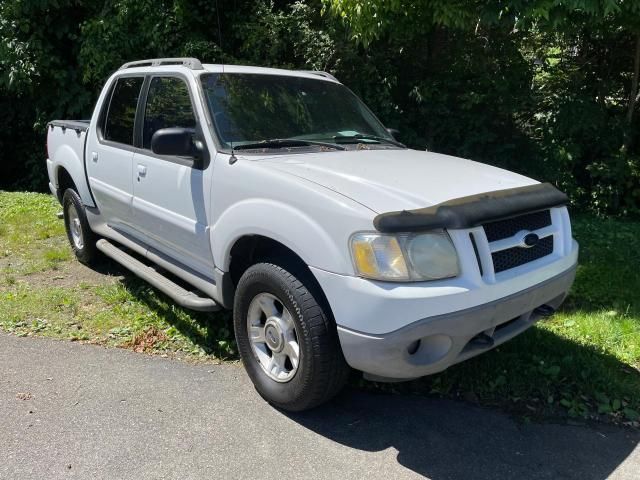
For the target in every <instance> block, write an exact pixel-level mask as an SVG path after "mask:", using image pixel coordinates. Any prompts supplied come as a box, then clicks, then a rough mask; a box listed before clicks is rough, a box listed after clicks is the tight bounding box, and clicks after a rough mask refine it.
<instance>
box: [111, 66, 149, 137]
mask: <svg viewBox="0 0 640 480" xmlns="http://www.w3.org/2000/svg"><path fill="white" fill-rule="evenodd" d="M143 81H144V78H143V77H125V78H119V79H118V80H117V81H116V86H115V88H114V89H113V94H112V95H111V103H110V104H109V110H108V111H107V118H106V119H105V122H104V132H103V136H104V139H105V140H110V141H112V142H118V143H124V144H125V145H133V125H134V123H135V119H136V107H137V106H138V97H139V96H140V89H141V88H142V83H143Z"/></svg>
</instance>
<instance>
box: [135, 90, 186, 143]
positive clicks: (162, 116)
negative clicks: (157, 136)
mask: <svg viewBox="0 0 640 480" xmlns="http://www.w3.org/2000/svg"><path fill="white" fill-rule="evenodd" d="M172 127H179V128H189V129H194V130H195V127H196V118H195V115H194V113H193V107H192V106H191V98H190V97H189V89H188V87H187V84H186V83H185V82H184V81H183V80H181V79H180V78H176V77H154V78H152V79H151V84H150V85H149V93H148V94H147V105H146V108H145V111H144V128H143V132H142V147H143V148H146V149H150V148H151V137H153V134H154V133H156V132H157V131H158V130H160V129H161V128H172Z"/></svg>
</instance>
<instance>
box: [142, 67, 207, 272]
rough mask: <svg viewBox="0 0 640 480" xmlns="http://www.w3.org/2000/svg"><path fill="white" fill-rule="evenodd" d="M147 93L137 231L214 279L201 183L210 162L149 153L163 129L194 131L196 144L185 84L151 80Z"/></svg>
mask: <svg viewBox="0 0 640 480" xmlns="http://www.w3.org/2000/svg"><path fill="white" fill-rule="evenodd" d="M145 90H146V92H144V93H143V95H144V100H143V101H144V104H143V107H142V111H141V119H140V122H141V139H140V142H141V148H139V149H137V151H136V153H135V155H134V157H133V173H132V183H133V193H134V197H133V214H134V219H135V224H136V228H137V229H138V230H139V232H140V233H141V234H142V235H143V236H144V241H145V242H146V243H147V244H149V245H151V246H153V247H155V248H157V249H158V250H160V251H162V252H164V253H166V254H168V255H169V256H171V257H172V258H174V259H177V260H178V261H180V262H181V263H183V264H185V265H187V266H189V267H192V268H193V269H195V270H196V271H199V272H201V273H204V274H205V275H206V274H209V276H212V265H213V257H212V254H211V248H210V245H209V227H208V222H207V205H208V199H209V194H210V191H209V190H210V189H209V188H208V187H206V185H207V184H208V182H207V179H206V178H205V177H206V169H207V166H208V161H207V159H206V158H204V159H198V160H196V159H195V158H190V157H178V156H160V155H156V154H154V153H153V152H152V151H151V138H152V137H153V134H154V133H155V132H156V131H158V130H160V129H162V128H172V127H179V128H188V129H192V130H193V132H194V137H196V138H199V133H198V132H201V130H200V125H199V122H198V119H197V116H196V113H195V110H194V108H193V98H195V97H194V96H193V95H192V94H191V92H190V89H189V85H188V83H187V81H186V79H185V78H183V77H181V76H178V75H168V74H167V75H154V76H151V77H150V79H149V80H148V86H147V88H146V89H145ZM202 141H203V143H204V140H202ZM205 149H206V148H205ZM205 157H206V154H205ZM207 178H208V177H207Z"/></svg>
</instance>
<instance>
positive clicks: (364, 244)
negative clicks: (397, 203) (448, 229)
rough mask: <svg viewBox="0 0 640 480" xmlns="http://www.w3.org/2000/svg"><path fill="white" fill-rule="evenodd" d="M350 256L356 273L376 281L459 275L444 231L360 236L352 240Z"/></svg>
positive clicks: (450, 243) (453, 250)
mask: <svg viewBox="0 0 640 480" xmlns="http://www.w3.org/2000/svg"><path fill="white" fill-rule="evenodd" d="M351 254H352V256H353V263H354V265H355V268H356V272H357V274H358V275H360V276H361V277H366V278H371V279H375V280H385V281H392V282H406V281H412V280H413V281H420V280H437V279H441V278H449V277H455V276H457V275H458V274H459V273H460V269H459V267H458V256H457V255H456V250H455V248H454V246H453V243H452V242H451V239H450V238H449V235H447V234H446V233H445V232H444V231H438V232H430V233H422V234H398V235H387V234H379V233H357V234H355V235H353V237H351Z"/></svg>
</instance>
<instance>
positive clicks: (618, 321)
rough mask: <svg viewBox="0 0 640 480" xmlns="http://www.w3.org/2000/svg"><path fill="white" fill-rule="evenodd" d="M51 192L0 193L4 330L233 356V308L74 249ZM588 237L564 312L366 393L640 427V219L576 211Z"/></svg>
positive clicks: (578, 230)
mask: <svg viewBox="0 0 640 480" xmlns="http://www.w3.org/2000/svg"><path fill="white" fill-rule="evenodd" d="M59 209H60V207H59V205H58V204H57V202H56V201H55V200H54V199H53V198H52V197H51V196H49V195H42V194H34V193H7V192H0V328H1V329H3V330H5V331H9V332H13V333H14V334H16V335H35V334H37V335H46V336H52V337H59V338H69V339H73V340H81V341H87V342H92V343H99V344H104V345H111V346H118V347H125V348H132V349H134V350H136V351H145V352H151V353H159V354H166V355H171V356H178V357H185V358H188V359H203V360H207V361H226V360H236V359H237V358H236V352H235V345H234V343H233V333H232V330H231V322H230V320H231V318H230V314H229V313H227V312H225V313H220V314H214V315H211V314H209V315H207V314H198V313H193V312H190V311H187V310H184V309H182V308H179V307H176V306H175V305H173V304H172V303H171V301H169V300H168V299H167V298H166V297H164V296H163V295H162V294H159V293H157V292H156V291H155V290H154V289H153V288H151V287H149V286H148V285H146V284H145V283H144V282H141V281H140V280H138V279H136V278H135V277H131V276H130V275H128V274H126V273H125V272H122V271H121V270H119V269H118V268H117V267H116V266H115V265H113V264H112V263H111V262H109V261H106V260H105V262H104V265H99V266H98V268H97V271H93V270H90V269H88V268H85V267H83V266H81V265H80V264H78V263H77V262H76V261H75V260H74V259H73V258H72V257H71V255H70V253H69V252H70V250H69V249H68V247H67V243H66V237H65V236H64V228H63V224H62V222H61V221H60V220H58V219H57V218H56V216H55V213H56V212H57V211H58V210H59ZM574 234H575V236H576V238H577V239H578V241H579V242H580V244H581V255H580V263H581V265H580V268H579V270H578V276H577V280H576V284H575V286H574V289H573V292H572V294H571V296H570V297H569V299H568V300H567V302H566V303H565V306H564V308H563V310H562V311H561V312H559V313H558V314H557V315H556V316H555V317H553V319H552V320H548V321H544V322H541V323H539V324H538V325H537V326H535V327H533V328H532V329H530V330H529V331H527V332H526V333H524V334H523V335H521V336H519V337H517V338H516V339H514V340H512V341H511V342H508V343H507V344H505V345H503V346H501V347H500V348H498V349H496V350H494V351H492V352H490V353H487V354H485V355H481V356H479V357H476V358H474V359H472V360H470V361H468V362H465V363H463V364H460V365H457V366H455V367H452V368H450V369H449V370H447V371H446V372H443V373H441V374H439V375H434V376H432V377H426V378H424V379H420V380H416V381H413V382H408V383H403V384H391V385H384V384H371V383H368V382H366V383H365V382H360V381H358V380H357V378H356V377H355V376H354V380H353V383H354V384H357V385H360V388H367V389H375V390H382V391H399V392H404V393H412V394H417V395H441V396H446V397H453V398H462V399H465V400H467V401H471V402H474V403H479V404H481V405H487V406H497V407H499V408H501V409H504V410H508V411H511V412H513V413H516V414H517V415H519V416H520V417H522V418H524V419H528V418H531V419H539V418H559V417H564V416H569V417H571V418H573V419H578V420H580V419H590V420H592V419H595V420H600V421H612V422H616V423H627V424H630V425H634V426H637V421H638V412H639V411H640V295H639V294H638V292H640V275H639V271H640V259H639V258H638V253H637V252H640V222H627V221H621V220H611V219H609V220H603V219H597V218H594V217H587V216H583V217H580V216H577V217H576V218H574Z"/></svg>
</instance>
